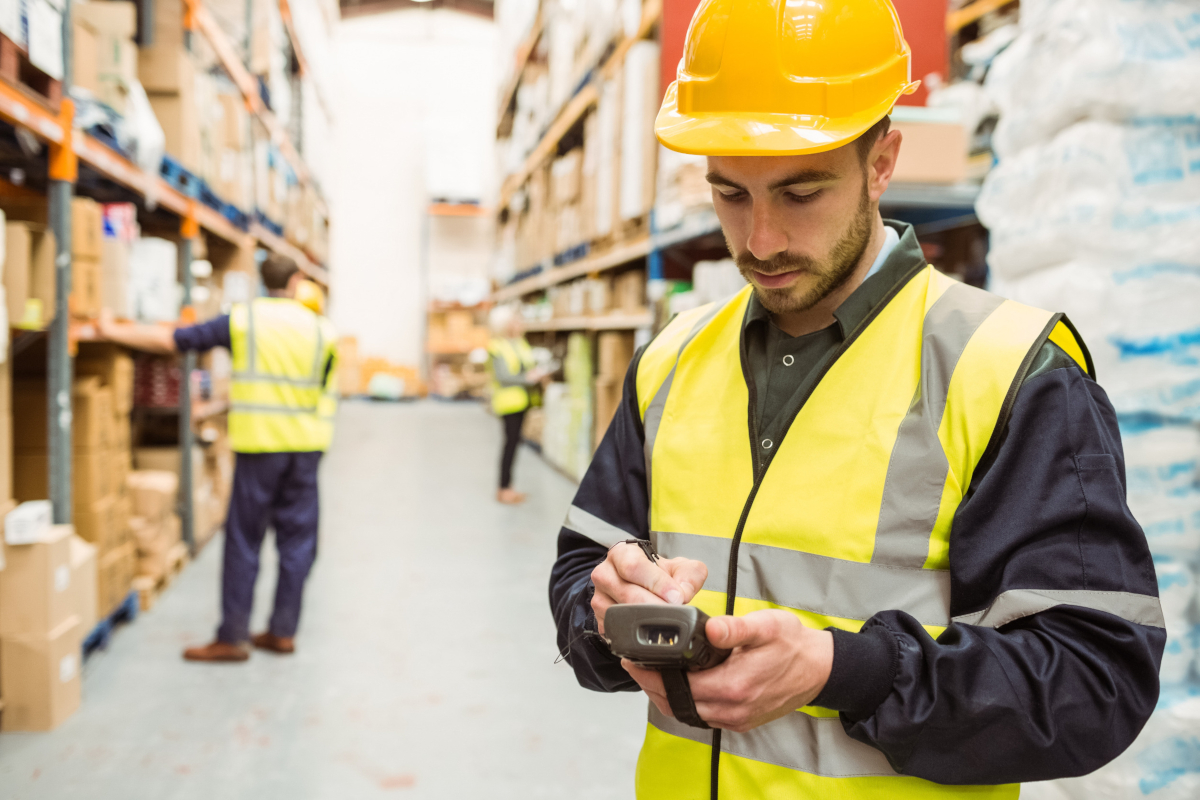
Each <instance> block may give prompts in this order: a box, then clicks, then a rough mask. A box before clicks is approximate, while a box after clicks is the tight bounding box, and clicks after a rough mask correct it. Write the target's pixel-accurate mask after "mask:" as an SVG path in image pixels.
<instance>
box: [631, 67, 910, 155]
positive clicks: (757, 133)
mask: <svg viewBox="0 0 1200 800" xmlns="http://www.w3.org/2000/svg"><path fill="white" fill-rule="evenodd" d="M918 86H920V81H914V82H912V83H909V84H908V85H906V86H902V87H900V88H899V89H897V90H896V91H895V93H894V94H893V95H892V96H891V97H889V98H888V99H887V100H885V101H884V102H882V103H879V104H878V105H876V106H874V107H872V108H869V109H866V110H864V111H860V112H858V113H856V114H854V115H852V116H848V117H835V118H831V117H819V116H812V115H805V114H767V113H759V112H753V113H749V112H735V113H698V114H684V113H682V112H680V111H679V94H678V89H677V84H675V83H672V84H671V86H670V87H669V88H668V89H667V94H666V97H664V98H663V104H662V108H661V109H660V110H659V112H658V118H657V119H656V120H655V121H654V135H655V136H657V137H658V141H659V142H661V143H662V145H663V146H664V147H666V148H667V149H669V150H674V151H676V152H679V153H688V154H690V155H697V156H797V155H804V154H807V153H823V152H825V151H827V150H834V149H836V148H838V147H841V146H843V145H846V144H849V143H850V142H852V141H854V140H855V139H857V138H858V137H859V136H862V135H863V134H864V133H866V132H867V131H868V130H869V129H870V128H871V126H872V125H874V124H875V123H876V122H878V121H879V120H881V119H883V118H884V117H885V116H886V115H887V114H889V113H890V112H891V110H892V107H893V106H894V105H895V104H896V101H897V100H898V99H900V96H901V95H905V94H912V93H913V92H915V91H916V89H917V87H918Z"/></svg>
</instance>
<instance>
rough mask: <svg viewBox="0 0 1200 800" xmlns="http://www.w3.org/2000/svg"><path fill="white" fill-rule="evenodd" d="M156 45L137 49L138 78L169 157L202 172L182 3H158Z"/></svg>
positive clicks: (193, 79)
mask: <svg viewBox="0 0 1200 800" xmlns="http://www.w3.org/2000/svg"><path fill="white" fill-rule="evenodd" d="M153 20H154V44H152V45H151V46H149V47H143V48H141V49H140V50H138V79H139V80H141V82H142V86H143V87H144V88H145V90H146V94H147V96H149V98H150V106H151V107H152V108H153V109H154V116H155V117H157V118H158V122H159V124H160V125H161V126H162V129H163V134H164V135H165V136H166V144H167V155H169V156H171V157H173V158H175V159H176V160H178V161H179V163H180V164H182V165H183V167H184V168H185V169H187V170H190V171H191V172H193V173H195V174H199V173H200V168H201V161H202V144H201V138H200V115H199V112H198V109H197V105H196V68H195V65H194V63H193V61H192V57H191V54H190V53H189V52H188V50H187V48H186V47H185V46H184V42H183V3H182V0H155V2H154V16H153Z"/></svg>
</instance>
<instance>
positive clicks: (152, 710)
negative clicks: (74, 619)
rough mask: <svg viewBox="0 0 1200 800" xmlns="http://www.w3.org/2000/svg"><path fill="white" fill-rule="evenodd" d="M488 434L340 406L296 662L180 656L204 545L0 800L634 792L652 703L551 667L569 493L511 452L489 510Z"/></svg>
mask: <svg viewBox="0 0 1200 800" xmlns="http://www.w3.org/2000/svg"><path fill="white" fill-rule="evenodd" d="M499 433H500V432H499V424H498V423H497V422H496V420H494V419H493V418H491V417H489V416H487V415H486V414H485V413H484V412H483V410H482V409H481V408H479V407H478V406H475V405H463V404H434V403H430V402H424V403H419V404H414V405H374V404H366V403H347V404H344V406H343V408H342V411H341V415H340V418H339V429H338V434H337V441H336V443H335V446H334V449H333V450H332V451H331V452H330V454H329V456H328V457H327V458H326V459H325V463H324V465H323V470H324V472H323V483H322V502H323V508H322V511H323V515H322V517H323V521H322V528H321V552H320V557H319V558H318V559H317V564H316V567H315V568H314V571H313V575H312V578H311V580H310V582H309V585H308V591H307V595H306V598H305V601H306V610H305V615H304V618H303V621H302V623H301V629H300V633H299V637H298V640H297V645H298V651H297V653H296V654H295V655H294V656H290V657H282V656H274V655H271V654H265V653H256V654H255V655H254V656H253V657H252V658H251V660H250V661H249V662H248V663H245V664H235V665H200V664H189V663H185V662H183V661H182V660H181V659H180V657H179V653H180V650H181V648H182V647H184V646H185V645H187V644H192V643H198V642H203V641H207V640H208V639H209V638H210V637H211V635H212V632H213V630H214V628H215V625H216V623H217V617H216V608H217V601H218V597H217V592H218V576H219V568H220V560H221V559H220V557H221V543H220V541H214V542H213V543H211V544H210V545H209V546H208V547H207V548H206V549H205V550H204V552H203V553H201V555H200V557H199V559H197V561H195V562H194V563H193V564H191V565H190V566H189V567H188V568H187V569H186V570H185V572H184V573H183V575H182V576H181V577H180V578H179V580H178V581H177V582H176V583H175V584H174V585H173V586H172V587H171V588H170V589H169V590H168V591H167V593H166V594H165V595H164V597H163V598H162V599H161V600H160V602H159V604H158V605H157V606H156V607H155V608H154V609H153V610H152V611H150V612H149V613H147V614H144V615H142V616H141V617H139V618H138V620H137V621H136V622H135V623H134V624H132V625H129V626H125V627H123V628H121V629H120V630H118V631H117V633H116V635H115V636H114V638H113V642H112V644H111V645H110V648H109V650H108V651H107V652H105V653H101V654H99V655H97V656H96V657H94V658H93V659H92V660H91V661H89V663H88V665H87V668H86V671H85V678H84V686H83V692H84V702H83V706H82V708H81V709H80V710H79V712H78V713H77V714H76V715H75V716H74V717H72V718H71V719H70V720H68V721H67V722H66V723H65V724H63V725H62V726H61V727H60V728H59V729H58V730H56V731H53V732H51V733H46V734H4V735H3V736H0V799H2V800H17V799H18V798H19V799H20V800H26V799H32V798H37V799H42V798H45V799H46V800H49V799H50V798H55V799H56V800H57V798H64V797H86V798H88V800H107V799H108V798H112V799H113V800H116V799H117V798H120V800H138V799H139V798H155V800H191V799H192V798H205V800H208V798H214V797H219V798H222V800H238V799H239V798H254V799H255V800H276V799H278V800H298V799H301V798H331V799H332V798H337V800H347V799H349V800H370V799H371V798H377V797H397V796H403V797H412V798H489V800H492V799H493V798H522V799H523V800H524V799H526V798H568V797H569V798H589V799H591V798H595V799H596V800H600V798H627V797H631V796H632V794H633V768H634V762H635V760H636V757H637V750H638V747H639V745H640V743H641V738H642V734H643V731H644V729H645V718H646V710H645V709H646V706H645V701H644V699H643V698H642V696H640V695H632V694H625V695H615V696H607V695H599V694H594V693H591V692H588V691H585V690H584V689H581V688H579V687H578V685H577V684H576V683H575V679H574V676H573V675H572V673H571V670H570V668H569V667H567V666H566V665H565V664H559V665H557V666H555V665H554V663H553V662H554V659H555V655H556V646H555V643H554V627H553V623H552V620H551V618H550V612H549V608H548V604H547V600H546V586H547V580H548V576H549V570H550V565H551V563H552V562H553V560H554V553H555V537H556V535H557V533H558V528H559V524H560V522H561V520H562V518H563V516H564V514H565V511H566V508H567V506H568V504H569V503H570V500H571V497H572V495H573V493H574V486H573V485H572V484H571V483H570V482H569V481H567V480H566V479H565V478H563V477H561V476H560V475H558V474H557V473H555V472H554V471H553V470H551V469H550V468H549V467H548V466H547V465H546V464H545V463H544V462H543V461H542V460H541V459H540V458H539V457H538V456H536V455H534V454H533V453H531V452H529V451H528V450H522V452H521V453H520V455H519V456H518V462H517V487H518V488H520V489H522V490H525V491H528V492H529V493H530V501H529V502H528V503H527V504H526V505H524V506H521V507H516V508H510V507H504V506H500V505H498V504H497V503H495V502H494V501H493V500H492V495H493V493H494V483H495V474H496V469H497V463H496V462H497V460H498V453H499V447H500V436H499ZM271 547H272V545H271V544H270V542H268V544H267V545H266V548H265V550H266V551H267V552H269V551H270V549H271ZM263 572H264V577H263V578H262V579H261V580H260V581H259V595H258V602H257V605H256V614H255V618H256V621H257V622H258V624H257V625H256V627H255V630H258V629H261V628H262V627H264V621H265V619H266V616H267V613H268V607H269V603H270V598H271V593H272V592H273V590H274V566H273V559H268V561H267V562H266V563H265V564H264V570H263Z"/></svg>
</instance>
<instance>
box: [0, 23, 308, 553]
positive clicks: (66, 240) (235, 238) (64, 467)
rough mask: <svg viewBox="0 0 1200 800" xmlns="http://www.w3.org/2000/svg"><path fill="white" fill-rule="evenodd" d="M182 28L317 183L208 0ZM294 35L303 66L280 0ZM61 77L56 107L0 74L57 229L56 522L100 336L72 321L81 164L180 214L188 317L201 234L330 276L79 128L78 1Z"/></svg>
mask: <svg viewBox="0 0 1200 800" xmlns="http://www.w3.org/2000/svg"><path fill="white" fill-rule="evenodd" d="M183 2H184V27H185V29H186V31H187V32H189V33H191V34H193V35H195V34H197V33H198V34H199V35H202V36H204V37H205V38H206V39H207V40H208V42H209V44H210V45H211V46H212V48H213V50H214V51H215V52H216V53H217V56H218V58H219V60H220V62H221V64H222V65H223V66H224V68H225V70H226V71H227V72H228V73H229V76H230V78H232V79H233V81H234V83H235V84H236V85H237V86H238V88H239V89H240V90H241V92H242V95H243V99H244V101H245V103H246V106H247V108H248V109H249V110H250V111H251V113H253V114H254V115H255V116H256V117H257V118H258V119H259V121H260V122H261V123H262V125H263V126H264V127H265V128H266V130H267V131H268V132H269V134H270V136H271V140H272V142H274V143H275V145H276V146H277V147H278V148H279V149H280V151H281V152H282V154H283V156H284V158H285V160H287V162H288V163H289V165H290V166H291V168H292V170H293V171H294V172H295V173H296V175H297V177H298V178H299V180H300V181H301V182H302V183H311V182H312V175H311V173H310V172H309V170H308V168H307V167H306V165H305V164H304V161H303V159H302V158H301V157H300V154H299V151H298V150H297V149H296V148H295V146H294V145H293V143H292V142H291V140H290V139H289V137H288V135H287V132H286V131H285V130H284V129H283V126H282V125H280V124H279V121H278V120H277V119H276V117H275V115H274V114H273V113H272V112H271V110H270V109H269V108H267V107H266V105H265V104H264V103H263V101H262V98H261V97H260V96H259V93H258V86H257V84H256V82H255V81H254V80H253V78H252V76H251V75H250V72H249V70H248V69H247V68H246V66H245V65H244V64H243V63H242V62H241V61H240V60H239V59H238V57H237V54H236V51H235V49H234V48H233V46H232V45H231V44H230V42H229V41H228V39H227V38H226V36H225V34H224V33H223V32H222V31H221V30H220V28H219V27H218V26H217V25H216V23H215V22H214V20H213V19H212V17H211V15H210V14H209V13H208V11H207V10H206V9H205V8H204V6H203V4H202V0H183ZM278 2H279V4H280V11H281V14H282V16H283V18H284V21H285V26H286V28H287V31H288V34H289V36H290V37H292V45H293V50H294V51H295V52H296V53H297V55H298V61H299V63H300V64H301V65H302V69H303V65H304V64H305V62H304V60H303V57H302V55H300V54H301V52H302V51H301V49H300V46H299V42H298V41H297V40H296V38H295V32H294V26H293V25H292V24H291V13H290V8H288V5H287V0H278ZM62 13H63V29H62V49H63V79H62V101H61V104H60V106H59V108H58V110H57V111H55V110H53V109H52V108H50V107H49V106H48V105H47V104H45V103H44V102H41V101H39V100H38V99H35V98H34V97H32V96H31V95H30V94H28V93H26V92H25V91H23V90H22V89H21V88H20V87H19V86H15V85H13V84H11V83H9V82H7V81H6V80H4V79H2V78H0V121H3V122H5V123H7V124H9V125H12V126H15V127H21V128H24V129H26V130H28V131H30V132H31V133H32V134H33V135H34V136H35V137H37V138H38V139H39V140H40V141H42V142H43V143H44V144H45V145H46V146H47V149H48V155H49V162H48V177H49V182H48V187H47V203H48V207H49V223H50V229H51V230H52V231H53V232H54V236H55V240H56V242H57V248H56V258H55V275H56V281H57V282H56V290H55V307H54V316H53V319H52V321H51V323H50V326H49V330H48V362H49V363H48V383H47V396H48V403H49V431H48V434H49V438H48V445H49V464H50V466H49V473H50V474H49V485H50V500H51V502H52V504H53V507H54V521H55V523H59V524H65V523H69V522H71V515H72V496H71V483H72V460H71V427H72V420H71V412H72V408H71V385H72V379H73V373H74V364H73V358H74V351H75V349H76V343H77V342H79V341H87V340H90V339H94V338H95V330H94V328H93V327H92V326H91V325H90V324H89V323H88V322H87V321H81V320H74V319H72V318H71V315H70V308H69V305H68V298H69V296H70V293H71V199H72V197H73V196H74V195H75V193H76V184H77V182H78V178H79V168H80V164H81V163H82V164H83V165H84V166H86V167H87V168H88V169H90V170H93V171H95V172H96V173H98V174H99V175H100V176H102V177H104V178H107V179H109V180H111V181H113V182H115V183H117V184H120V185H121V186H124V187H125V188H127V189H129V190H131V191H132V192H133V193H135V194H137V195H138V196H139V197H141V198H143V199H145V198H147V197H153V198H154V200H155V202H157V204H158V205H159V206H160V207H162V208H164V209H166V210H167V211H169V212H171V213H172V214H174V215H176V216H177V217H178V218H179V220H180V227H179V232H180V236H181V238H182V241H183V245H182V247H181V248H180V274H181V275H182V278H183V298H182V300H183V303H182V304H183V310H182V314H181V319H182V320H184V321H190V320H192V319H194V316H195V312H194V310H193V309H192V307H191V290H192V275H191V269H190V264H191V261H192V251H193V246H194V243H195V241H196V239H197V238H198V237H199V236H200V235H201V231H202V230H203V231H207V232H208V233H210V234H212V235H214V236H216V237H218V238H220V239H222V240H224V241H226V242H229V243H230V244H233V245H238V246H246V245H250V244H255V245H260V246H262V247H264V248H266V249H268V250H270V251H272V252H276V253H280V254H284V255H287V256H289V257H291V258H292V259H294V260H295V261H296V263H297V264H298V265H299V266H300V268H301V270H303V271H304V272H305V273H306V274H307V275H308V276H309V277H311V278H313V279H314V280H316V281H318V282H320V283H322V284H328V280H329V274H328V271H327V270H326V269H325V267H323V266H322V265H320V264H318V263H316V262H314V261H313V260H312V259H310V258H309V257H308V256H307V255H306V254H305V253H304V252H303V251H301V250H300V249H299V248H297V247H294V246H293V245H292V244H290V243H289V242H287V241H286V240H284V239H283V237H281V236H277V235H275V234H274V233H272V232H271V231H269V230H267V229H266V228H264V227H263V226H262V225H260V224H258V223H257V222H255V223H252V224H251V225H250V226H249V230H248V231H242V230H240V229H238V228H237V227H236V226H234V225H233V224H232V223H230V222H229V221H228V220H226V219H225V218H224V217H223V216H222V215H221V214H219V213H218V212H216V211H214V210H213V209H210V208H208V207H207V206H205V205H203V204H201V203H200V202H198V201H197V200H196V199H195V198H192V197H188V196H186V195H184V194H183V193H181V192H179V191H177V190H176V189H175V188H174V187H172V186H171V185H170V184H168V183H167V182H166V181H164V180H163V179H162V178H161V177H160V176H158V175H154V174H150V173H147V172H145V171H143V170H141V169H140V168H138V167H137V166H135V165H134V164H133V163H131V162H130V161H129V160H128V159H126V158H124V157H123V156H121V155H120V154H118V153H116V152H115V151H113V150H110V149H109V148H107V147H106V146H104V145H103V144H101V143H100V142H99V141H97V140H96V139H94V138H93V137H92V136H90V135H88V134H87V133H84V132H82V131H79V130H76V129H75V125H74V122H75V114H74V111H75V108H74V104H73V103H72V101H71V100H70V98H69V90H70V85H71V75H72V66H73V65H72V51H73V27H72V17H71V0H64V3H63V8H62ZM317 202H318V205H319V206H320V210H321V211H322V213H323V214H325V215H326V216H328V208H327V206H326V205H325V203H324V200H323V199H321V197H320V195H319V194H317ZM184 367H185V371H184V375H185V379H184V380H183V381H182V382H181V393H180V409H179V435H180V450H181V455H182V463H181V465H180V467H181V469H180V509H179V510H180V518H181V522H182V528H183V537H184V541H185V542H186V543H187V544H188V547H189V548H193V547H194V542H195V538H194V528H193V520H194V517H193V515H192V475H191V471H192V459H191V449H192V447H193V444H194V434H193V430H192V419H191V391H190V384H191V381H190V378H189V376H190V375H191V371H192V369H194V367H195V355H194V354H188V355H187V356H186V357H185V364H184Z"/></svg>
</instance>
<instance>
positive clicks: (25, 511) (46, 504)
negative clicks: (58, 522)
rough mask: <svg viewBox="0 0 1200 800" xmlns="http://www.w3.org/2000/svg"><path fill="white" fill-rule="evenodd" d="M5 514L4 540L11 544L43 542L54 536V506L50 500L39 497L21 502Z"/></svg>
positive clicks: (7, 507) (6, 506)
mask: <svg viewBox="0 0 1200 800" xmlns="http://www.w3.org/2000/svg"><path fill="white" fill-rule="evenodd" d="M5 508H6V509H8V510H7V511H6V512H5V514H4V541H5V543H6V544H11V545H24V544H34V543H37V542H43V541H46V540H48V539H50V538H52V533H53V530H52V529H53V525H54V508H53V506H51V505H50V501H49V500H45V499H39V500H32V501H29V502H26V503H21V504H20V505H18V506H16V507H12V508H10V507H9V506H8V505H7V504H6V505H5Z"/></svg>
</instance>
